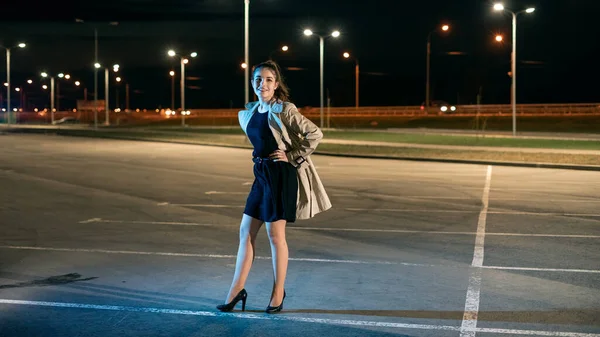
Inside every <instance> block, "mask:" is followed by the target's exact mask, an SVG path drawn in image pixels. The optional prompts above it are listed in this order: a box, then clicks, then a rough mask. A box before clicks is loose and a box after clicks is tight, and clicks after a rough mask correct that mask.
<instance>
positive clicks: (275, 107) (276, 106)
mask: <svg viewBox="0 0 600 337" xmlns="http://www.w3.org/2000/svg"><path fill="white" fill-rule="evenodd" d="M257 106H258V101H255V102H248V103H247V104H246V109H247V110H248V111H252V110H254V108H255V107H257ZM269 111H270V112H273V113H281V112H282V111H283V101H281V100H275V101H273V102H271V104H269Z"/></svg>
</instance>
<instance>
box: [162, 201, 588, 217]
mask: <svg viewBox="0 0 600 337" xmlns="http://www.w3.org/2000/svg"><path fill="white" fill-rule="evenodd" d="M156 205H157V206H178V207H206V208H244V207H245V205H218V204H172V203H169V202H160V203H157V204H156ZM335 209H336V210H342V211H350V212H392V213H411V212H414V213H480V212H481V211H480V210H476V209H473V210H459V209H430V208H413V209H398V208H355V207H346V208H335ZM487 214H506V215H534V216H577V217H591V218H598V217H600V213H557V212H524V211H516V210H508V211H506V210H494V209H492V210H488V212H487Z"/></svg>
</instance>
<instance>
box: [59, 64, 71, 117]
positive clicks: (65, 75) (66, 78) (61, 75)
mask: <svg viewBox="0 0 600 337" xmlns="http://www.w3.org/2000/svg"><path fill="white" fill-rule="evenodd" d="M57 76H58V78H59V79H63V78H64V79H65V80H69V79H71V75H69V74H64V73H59V74H58V75H57ZM56 111H60V81H56Z"/></svg>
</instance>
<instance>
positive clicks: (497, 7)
mask: <svg viewBox="0 0 600 337" xmlns="http://www.w3.org/2000/svg"><path fill="white" fill-rule="evenodd" d="M494 10H495V11H498V12H500V11H505V12H508V13H510V14H511V15H512V54H511V58H510V65H511V72H510V76H511V78H512V86H511V95H510V100H511V105H512V124H513V136H516V135H517V16H519V14H521V13H528V14H531V13H533V12H534V11H535V8H533V7H529V8H527V9H525V10H522V11H519V12H516V13H515V12H513V11H511V10H509V9H506V8H505V7H504V5H503V4H501V3H497V4H495V5H494Z"/></svg>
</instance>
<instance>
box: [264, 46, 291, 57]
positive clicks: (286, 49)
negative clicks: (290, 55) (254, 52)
mask: <svg viewBox="0 0 600 337" xmlns="http://www.w3.org/2000/svg"><path fill="white" fill-rule="evenodd" d="M288 50H290V47H288V46H287V45H283V46H281V48H279V49H275V50H273V51H271V52H270V53H269V60H273V53H275V52H278V51H282V52H287V51H288Z"/></svg>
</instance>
